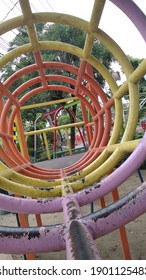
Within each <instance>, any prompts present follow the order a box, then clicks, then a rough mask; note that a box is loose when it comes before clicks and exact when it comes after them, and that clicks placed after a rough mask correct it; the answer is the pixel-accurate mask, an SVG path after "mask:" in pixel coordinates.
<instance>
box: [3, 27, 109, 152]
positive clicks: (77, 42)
mask: <svg viewBox="0 0 146 280" xmlns="http://www.w3.org/2000/svg"><path fill="white" fill-rule="evenodd" d="M36 31H37V36H38V40H39V41H60V42H64V43H67V44H71V45H74V46H77V47H79V48H81V49H82V48H83V47H84V43H85V39H86V34H85V33H84V32H83V31H82V30H80V29H77V28H74V27H72V26H70V25H63V24H48V23H47V24H45V23H37V24H36ZM27 43H29V36H28V33H27V29H26V27H19V28H18V29H17V35H16V36H15V38H14V39H13V40H12V41H11V42H10V50H13V49H15V48H17V47H19V46H22V45H24V44H27ZM92 54H93V55H95V57H97V58H98V60H99V61H101V63H103V64H104V65H105V66H106V67H107V68H109V67H110V63H111V61H112V59H113V57H112V55H111V53H110V52H109V51H108V50H107V49H106V48H105V47H104V46H103V45H102V44H101V43H100V42H99V41H95V43H94V46H93V49H92ZM41 56H42V60H43V61H47V62H48V61H57V62H64V63H67V64H71V65H75V66H77V67H79V65H80V61H81V59H80V58H79V57H77V56H75V55H73V54H71V53H68V52H65V51H59V50H55V51H54V50H43V51H41ZM34 63H35V58H34V54H33V53H32V52H31V53H27V54H23V55H21V56H20V57H18V58H15V59H14V60H13V61H11V62H9V63H7V64H6V65H5V67H4V68H3V69H2V72H1V79H2V81H5V80H6V79H7V78H8V77H10V76H11V75H12V74H13V73H15V72H16V71H18V70H20V69H22V68H24V67H26V66H29V65H32V64H34ZM94 73H95V79H96V80H97V81H98V82H99V83H100V84H101V85H102V86H103V85H104V82H105V81H104V79H103V77H102V76H101V75H100V74H99V73H98V72H97V71H95V69H94ZM46 74H47V75H49V74H58V75H65V76H71V77H72V78H76V76H75V74H71V73H68V72H67V71H64V70H63V69H62V70H59V69H49V70H46ZM38 76H39V73H38V72H37V71H33V72H31V73H28V74H25V75H24V76H22V77H21V78H19V79H18V80H16V81H15V83H14V84H13V85H12V86H11V87H10V91H11V92H13V91H14V90H15V89H17V88H18V87H19V86H20V85H22V84H23V83H25V82H27V81H28V80H31V79H33V78H35V77H38ZM52 83H53V84H55V83H56V84H60V85H62V84H63V85H65V83H63V82H54V81H53V82H51V81H50V82H49V84H52ZM40 86H41V83H38V84H35V85H32V86H30V87H29V88H27V89H25V90H24V91H23V92H22V93H21V95H20V96H18V99H20V98H22V97H23V95H25V94H26V93H28V92H30V91H31V90H32V89H34V88H36V87H37V88H38V87H40ZM69 86H70V87H71V88H73V86H72V85H69ZM66 96H68V94H67V93H66V92H63V91H61V90H56V91H49V90H46V91H43V92H40V93H38V94H36V95H34V96H32V97H31V98H29V99H28V100H27V101H26V102H25V103H24V105H30V104H37V103H41V102H47V101H51V100H57V99H62V98H65V97H66ZM61 105H62V104H61ZM61 105H60V104H59V105H58V104H55V105H52V106H50V107H49V110H50V111H51V110H54V109H56V108H58V106H61ZM46 109H47V110H48V107H47V108H46V107H40V108H33V109H31V110H23V111H21V114H22V119H23V123H24V127H25V128H26V129H27V130H28V124H31V125H33V123H34V121H35V119H36V116H37V114H38V113H40V114H42V113H45V112H46ZM72 110H73V111H74V113H75V115H76V116H77V119H79V120H80V119H82V116H81V115H82V114H81V108H79V107H78V108H77V105H74V106H73V107H72ZM71 121H73V120H71ZM59 122H60V123H68V122H69V118H68V116H64V117H63V118H61V119H60V120H59ZM29 129H30V128H29ZM71 140H72V141H71V142H72V147H74V143H75V129H74V128H72V129H71ZM37 141H40V138H38V140H37ZM41 141H42V140H41ZM38 144H39V143H38ZM28 146H29V148H30V149H31V147H32V146H33V140H32V138H31V137H30V138H28Z"/></svg>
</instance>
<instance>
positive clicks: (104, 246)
mask: <svg viewBox="0 0 146 280" xmlns="http://www.w3.org/2000/svg"><path fill="white" fill-rule="evenodd" d="M68 163H69V162H68ZM44 165H45V163H44ZM63 165H64V163H63V161H62V167H63ZM141 174H142V176H143V179H144V180H146V170H141ZM139 185H140V179H139V176H138V173H135V174H133V175H132V176H131V177H130V178H129V179H128V180H127V181H126V182H125V183H124V184H122V185H121V186H120V187H119V188H118V190H119V194H120V197H123V196H124V195H125V194H126V193H129V192H130V191H132V190H133V189H135V188H136V187H137V186H139ZM105 200H106V204H107V205H108V204H110V203H111V202H112V197H111V195H107V196H106V197H105ZM94 207H95V210H97V209H99V207H100V204H99V202H95V203H94ZM82 212H83V214H87V213H90V205H88V206H84V207H83V208H82ZM28 218H29V222H30V226H36V220H35V216H34V215H29V216H28ZM41 218H42V221H43V224H44V225H51V224H55V223H61V222H63V215H62V213H55V214H44V215H41ZM0 224H1V225H4V226H17V221H16V215H15V214H12V213H10V214H7V215H0ZM126 232H127V237H128V242H129V247H130V251H131V257H132V259H133V260H146V250H145V244H146V213H145V214H143V215H142V216H140V217H139V218H137V219H136V220H134V221H132V222H131V223H129V224H128V225H126ZM95 242H96V244H97V248H98V250H99V253H100V256H101V258H102V259H103V260H122V259H124V257H123V254H122V249H121V242H120V235H119V231H118V230H116V231H114V232H112V233H110V234H108V235H106V236H104V237H102V238H99V239H98V240H96V241H95ZM18 259H19V260H23V259H24V257H23V255H14V254H12V255H5V254H0V260H18ZM36 259H40V260H65V259H66V252H65V251H61V252H57V253H48V254H46V253H45V254H44V253H42V254H38V255H36Z"/></svg>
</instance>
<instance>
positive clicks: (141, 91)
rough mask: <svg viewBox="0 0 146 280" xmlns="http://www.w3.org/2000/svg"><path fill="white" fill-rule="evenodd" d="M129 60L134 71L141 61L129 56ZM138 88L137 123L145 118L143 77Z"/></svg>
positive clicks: (144, 79)
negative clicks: (138, 106)
mask: <svg viewBox="0 0 146 280" xmlns="http://www.w3.org/2000/svg"><path fill="white" fill-rule="evenodd" d="M129 59H130V61H131V63H132V66H133V68H134V69H136V68H137V67H138V66H139V65H140V63H141V62H142V60H143V59H139V58H133V57H131V56H129ZM138 87H139V101H140V102H139V103H140V108H139V122H141V121H142V120H143V119H144V118H146V78H145V77H143V78H142V79H141V80H139V82H138Z"/></svg>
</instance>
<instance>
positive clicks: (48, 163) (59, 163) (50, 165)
mask: <svg viewBox="0 0 146 280" xmlns="http://www.w3.org/2000/svg"><path fill="white" fill-rule="evenodd" d="M84 154H85V153H80V154H74V155H72V156H65V157H60V158H55V159H51V160H45V161H40V162H37V163H35V165H37V166H39V167H41V168H47V169H58V168H64V167H68V166H70V165H72V164H73V163H75V162H77V161H78V160H79V159H81V158H82V157H83V155H84Z"/></svg>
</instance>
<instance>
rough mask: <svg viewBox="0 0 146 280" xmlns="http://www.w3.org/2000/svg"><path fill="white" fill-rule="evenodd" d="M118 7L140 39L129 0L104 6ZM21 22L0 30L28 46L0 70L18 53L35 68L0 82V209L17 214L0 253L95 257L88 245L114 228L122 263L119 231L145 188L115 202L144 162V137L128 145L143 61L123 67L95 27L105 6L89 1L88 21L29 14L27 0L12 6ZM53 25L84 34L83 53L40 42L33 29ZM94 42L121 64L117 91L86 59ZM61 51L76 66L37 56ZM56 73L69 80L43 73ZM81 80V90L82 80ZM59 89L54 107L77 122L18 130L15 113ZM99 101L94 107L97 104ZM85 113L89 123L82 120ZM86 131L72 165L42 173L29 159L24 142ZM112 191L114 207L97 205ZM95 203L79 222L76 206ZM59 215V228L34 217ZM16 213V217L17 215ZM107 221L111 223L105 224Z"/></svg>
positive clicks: (138, 14)
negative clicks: (15, 32)
mask: <svg viewBox="0 0 146 280" xmlns="http://www.w3.org/2000/svg"><path fill="white" fill-rule="evenodd" d="M111 2H112V3H113V4H115V5H116V6H117V7H118V8H119V9H121V10H122V11H123V12H124V13H125V14H126V15H127V16H128V17H129V18H130V19H131V21H132V22H133V24H134V25H135V26H136V27H137V29H138V30H139V32H140V33H141V35H142V36H143V38H144V39H146V32H145V26H146V17H145V15H144V14H143V12H142V11H141V10H140V9H139V8H138V7H137V6H136V4H135V3H134V2H133V1H132V0H127V1H120V0H111ZM19 3H20V6H21V9H22V17H21V16H19V17H17V18H13V19H10V20H8V21H5V22H3V23H1V24H0V34H4V33H5V32H7V31H9V30H11V29H12V28H18V27H19V26H23V25H25V26H26V27H27V30H28V34H29V39H30V42H29V43H28V44H24V45H23V46H21V47H19V48H16V49H14V50H12V51H9V52H8V53H7V54H6V55H4V56H3V57H2V58H1V59H0V67H1V68H2V67H4V65H5V64H6V63H8V62H9V61H10V60H13V59H15V58H16V57H19V56H20V55H22V54H25V55H27V53H28V52H32V53H33V55H34V58H35V64H33V65H30V66H27V67H25V68H23V69H20V70H19V71H17V72H16V73H14V74H13V75H12V76H10V77H9V78H8V79H7V80H6V81H5V82H4V83H2V82H0V111H1V116H0V138H1V139H2V144H1V145H0V156H1V162H0V188H2V189H4V190H6V191H8V192H11V193H12V194H13V195H14V196H9V195H4V194H0V208H1V209H4V210H7V211H12V212H15V213H18V217H19V222H20V225H21V227H13V228H11V227H2V226H1V227H0V252H1V253H6V254H11V253H17V254H21V253H22V254H27V258H29V259H33V258H34V257H35V256H34V254H35V253H38V252H55V251H60V250H65V249H66V254H67V258H68V259H86V260H87V259H100V254H99V252H98V249H97V248H96V245H95V243H94V239H96V238H99V237H101V236H103V235H106V234H108V233H109V232H112V231H113V230H115V229H119V231H120V235H121V245H122V250H123V254H124V257H125V258H126V259H130V258H131V254H130V249H129V244H128V240H127V236H126V230H125V228H124V225H125V224H127V223H129V222H130V221H132V220H134V219H135V218H137V217H138V216H139V215H142V214H143V213H145V212H146V204H145V200H146V183H145V182H144V183H143V184H142V185H141V186H140V187H138V188H137V189H135V190H134V191H133V192H131V193H129V194H127V195H126V196H125V197H124V198H121V199H119V195H118V191H117V187H118V186H120V185H121V184H122V183H123V182H124V181H125V180H126V179H127V178H128V177H129V176H130V175H131V174H133V172H135V171H136V170H138V168H139V167H140V165H141V164H142V163H143V162H144V160H145V159H146V134H145V135H144V137H143V139H141V140H133V137H134V133H135V129H136V125H137V121H138V112H139V103H138V87H137V82H138V81H139V80H140V79H141V78H142V77H143V76H144V75H145V74H146V60H145V59H144V60H143V61H142V63H141V64H140V65H139V67H138V68H137V69H136V70H135V71H134V69H133V68H132V66H131V64H130V62H129V61H128V59H127V57H126V55H125V54H124V52H123V51H122V49H121V48H120V47H119V46H118V45H117V43H116V42H115V41H114V40H113V39H112V38H110V37H109V36H108V35H107V34H106V33H105V32H103V31H102V30H100V29H99V28H98V26H99V22H100V18H101V16H102V12H103V10H104V5H106V1H100V0H95V2H94V6H93V11H92V15H91V20H90V21H89V22H87V21H85V20H82V19H80V18H76V17H74V16H70V15H65V14H57V13H49V12H45V13H32V11H31V8H30V4H29V0H26V1H23V0H19ZM42 21H43V22H55V23H61V24H67V25H68V24H69V25H72V26H74V27H77V28H79V29H81V30H83V31H84V32H86V34H87V35H86V41H85V45H84V48H83V49H80V48H78V47H76V46H73V45H69V44H66V43H62V42H59V41H58V42H54V41H51V42H48V41H42V42H40V41H39V40H38V37H37V32H36V30H35V24H36V23H38V22H42ZM94 40H100V41H101V42H102V43H103V44H104V45H105V46H106V47H107V48H108V49H109V50H110V51H111V52H112V54H113V55H114V57H115V59H116V60H117V61H118V62H119V64H120V65H121V67H122V69H123V71H124V73H125V75H126V78H127V80H126V82H125V83H124V84H123V85H121V86H120V87H118V86H117V83H116V81H115V80H114V78H113V77H112V75H111V74H110V73H109V72H108V70H107V69H106V68H105V66H103V65H102V64H101V63H100V62H99V61H98V58H96V57H94V56H92V54H91V50H92V46H93V42H94ZM48 49H53V50H62V51H66V52H69V53H72V54H74V55H76V56H78V57H80V58H81V62H80V67H79V68H77V67H75V66H72V65H68V64H65V63H61V62H48V61H42V57H41V51H42V50H48ZM92 67H94V68H95V69H96V70H97V71H98V72H99V73H100V74H101V75H102V76H103V77H104V79H105V80H106V81H107V83H108V85H109V87H110V89H111V92H112V97H111V98H110V99H108V98H107V97H106V95H105V93H104V91H103V89H102V88H101V87H100V86H99V85H98V83H97V82H96V81H95V80H94V77H93V73H92ZM50 68H53V69H64V70H66V71H68V72H69V73H74V74H75V75H76V77H77V78H76V79H73V78H70V77H67V76H62V75H52V74H50V75H47V74H46V70H47V69H50ZM32 71H37V72H38V77H36V78H33V79H32V80H29V81H26V82H25V83H23V84H21V85H20V86H19V87H18V88H17V89H16V90H15V91H14V92H10V86H11V85H13V83H14V82H15V81H16V80H19V79H20V78H21V76H22V75H26V74H29V73H30V72H32ZM83 80H86V81H87V86H85V85H84V84H83V83H82V81H83ZM48 81H63V82H66V83H67V84H70V85H72V86H74V88H75V89H73V88H71V87H68V86H63V85H55V84H54V85H52V84H51V85H49V84H48ZM38 83H41V86H40V85H39V86H38V87H36V88H35V89H32V90H30V91H28V92H27V93H26V94H25V95H24V96H23V97H21V98H20V97H19V96H20V94H21V93H23V92H24V90H25V89H29V87H31V85H37V84H38ZM56 89H58V90H63V91H65V92H67V93H68V94H69V97H68V98H66V99H65V100H63V99H62V100H58V101H55V102H58V103H61V102H63V101H65V102H68V101H70V100H79V102H80V105H81V108H82V115H83V121H82V122H80V123H77V122H76V123H72V124H69V125H64V126H54V127H51V128H46V129H43V130H37V131H30V132H25V131H24V129H23V124H22V118H21V110H25V109H26V108H27V109H31V108H33V107H37V106H44V105H45V106H46V105H49V102H46V103H45V104H42V103H40V104H32V105H29V106H25V102H26V101H27V100H28V99H29V98H30V97H31V96H33V95H35V94H38V93H40V92H43V91H46V90H48V91H51V90H56ZM127 93H128V94H129V101H130V102H129V114H128V119H127V124H126V128H125V131H124V133H123V136H122V139H121V141H120V143H119V142H118V140H119V137H120V134H121V130H122V115H123V108H122V97H123V96H124V95H125V94H127ZM70 94H72V95H73V96H74V97H70ZM99 100H100V102H99ZM112 110H114V115H115V117H114V126H113V127H112V129H111V123H112V121H111V120H112ZM88 112H90V115H91V119H90V120H89V117H88V116H89V114H88ZM14 121H15V123H16V126H17V133H18V138H19V141H20V142H19V144H20V151H18V149H17V147H16V145H15V142H14V139H13V124H14ZM83 125H84V127H85V130H86V135H87V140H88V145H89V149H88V151H87V152H86V153H85V155H84V156H83V157H82V158H81V159H80V160H79V161H78V162H76V163H74V164H73V165H71V166H69V167H66V168H63V169H61V168H60V169H56V170H55V169H43V168H40V167H38V166H36V165H33V164H31V163H30V161H29V155H28V150H27V145H26V139H25V137H26V136H28V135H34V134H35V135H36V134H39V133H43V134H44V135H45V136H46V133H47V132H49V131H56V130H58V129H62V128H64V129H66V128H68V127H73V126H77V127H80V126H83ZM126 153H131V156H130V157H129V158H128V159H127V160H126V161H125V162H124V163H123V164H122V165H120V167H119V168H117V169H115V166H116V165H117V164H118V163H119V161H120V160H121V159H122V158H123V156H124V155H125V154H126ZM110 192H112V194H113V198H114V203H113V204H111V205H109V206H107V207H105V203H104V196H105V195H106V194H108V193H110ZM98 199H100V200H101V202H102V206H103V209H101V210H99V211H98V212H94V213H92V214H89V215H88V216H82V212H81V207H82V206H83V205H86V204H89V203H91V202H94V201H95V200H98ZM61 211H63V213H64V223H63V224H60V225H50V226H43V225H42V221H41V216H40V215H41V214H44V213H55V212H61ZM22 213H23V214H22ZM26 214H35V215H36V220H37V225H38V226H37V227H29V224H28V219H27V216H26ZM113 221H114V222H113Z"/></svg>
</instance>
